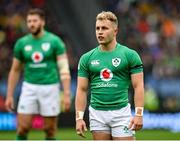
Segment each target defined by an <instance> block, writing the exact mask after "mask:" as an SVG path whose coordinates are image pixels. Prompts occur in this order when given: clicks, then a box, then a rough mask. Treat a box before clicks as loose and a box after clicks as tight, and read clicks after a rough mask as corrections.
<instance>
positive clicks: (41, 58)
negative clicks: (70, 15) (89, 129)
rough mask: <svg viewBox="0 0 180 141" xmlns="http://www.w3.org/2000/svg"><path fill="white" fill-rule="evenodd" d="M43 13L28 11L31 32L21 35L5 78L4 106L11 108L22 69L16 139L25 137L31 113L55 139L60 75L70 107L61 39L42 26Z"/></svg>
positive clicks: (66, 101)
mask: <svg viewBox="0 0 180 141" xmlns="http://www.w3.org/2000/svg"><path fill="white" fill-rule="evenodd" d="M44 26H45V14H44V12H43V11H42V10H41V9H31V10H30V11H29V12H28V14H27V27H28V29H29V31H30V34H28V35H26V36H24V37H22V38H20V39H19V40H18V41H17V42H16V45H15V48H14V58H13V63H12V67H11V70H10V73H9V78H8V90H7V98H6V102H5V105H6V108H7V109H8V110H9V111H11V110H12V109H13V108H14V103H13V93H14V89H15V87H16V84H17V82H18V80H19V77H20V74H21V72H22V69H24V82H23V85H22V92H21V95H20V99H19V103H18V118H17V119H18V124H17V139H22V140H25V139H27V133H28V131H29V130H30V128H31V121H32V117H33V115H34V114H40V115H42V116H43V118H44V131H45V133H46V139H55V133H56V128H57V127H56V126H57V115H58V114H59V112H60V97H59V93H60V91H59V75H60V78H61V81H62V86H63V90H64V107H65V110H66V111H68V110H69V109H70V104H71V100H70V71H69V65H68V59H67V55H66V50H65V46H64V43H63V41H62V40H61V39H60V38H59V37H58V36H56V35H54V34H52V33H50V32H48V31H46V30H44Z"/></svg>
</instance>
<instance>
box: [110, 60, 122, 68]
mask: <svg viewBox="0 0 180 141" xmlns="http://www.w3.org/2000/svg"><path fill="white" fill-rule="evenodd" d="M120 63H121V59H120V58H114V59H112V64H113V66H115V67H117V66H119V64H120Z"/></svg>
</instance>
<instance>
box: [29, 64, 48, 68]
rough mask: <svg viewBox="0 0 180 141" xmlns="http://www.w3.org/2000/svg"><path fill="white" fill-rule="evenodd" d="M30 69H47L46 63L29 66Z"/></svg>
mask: <svg viewBox="0 0 180 141" xmlns="http://www.w3.org/2000/svg"><path fill="white" fill-rule="evenodd" d="M29 66H30V67H31V68H45V67H47V64H46V63H40V64H30V65H29Z"/></svg>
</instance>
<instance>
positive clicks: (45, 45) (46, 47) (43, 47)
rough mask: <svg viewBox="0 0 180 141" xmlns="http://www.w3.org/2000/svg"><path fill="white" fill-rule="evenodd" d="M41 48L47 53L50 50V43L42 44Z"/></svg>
mask: <svg viewBox="0 0 180 141" xmlns="http://www.w3.org/2000/svg"><path fill="white" fill-rule="evenodd" d="M41 47H42V49H43V50H44V51H48V50H49V48H50V43H43V44H42V45H41Z"/></svg>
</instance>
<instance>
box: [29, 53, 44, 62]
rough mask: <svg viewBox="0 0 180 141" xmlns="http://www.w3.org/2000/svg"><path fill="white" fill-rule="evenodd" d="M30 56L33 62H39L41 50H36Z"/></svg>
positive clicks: (41, 57) (41, 56)
mask: <svg viewBox="0 0 180 141" xmlns="http://www.w3.org/2000/svg"><path fill="white" fill-rule="evenodd" d="M31 58H32V60H33V62H34V63H39V62H41V61H42V60H43V55H42V53H41V52H38V51H36V52H34V53H33V54H32V57H31Z"/></svg>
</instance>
